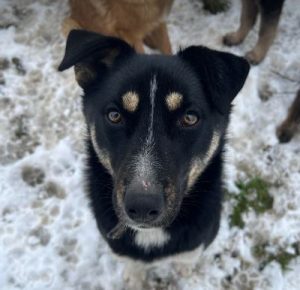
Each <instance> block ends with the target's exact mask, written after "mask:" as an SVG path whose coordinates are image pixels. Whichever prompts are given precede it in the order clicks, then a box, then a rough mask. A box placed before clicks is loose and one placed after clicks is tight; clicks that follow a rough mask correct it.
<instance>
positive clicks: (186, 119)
mask: <svg viewBox="0 0 300 290" xmlns="http://www.w3.org/2000/svg"><path fill="white" fill-rule="evenodd" d="M198 121H199V117H198V115H197V114H196V113H194V112H187V113H186V114H184V116H183V117H182V118H181V120H180V124H181V126H183V127H191V126H194V125H196V124H197V123H198Z"/></svg>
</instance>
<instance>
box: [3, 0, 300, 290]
mask: <svg viewBox="0 0 300 290" xmlns="http://www.w3.org/2000/svg"><path fill="white" fill-rule="evenodd" d="M67 13H68V5H67V1H66V0H64V1H58V0H55V1H52V0H40V1H34V0H24V1H18V0H13V1H8V0H1V2H0V15H1V19H0V39H1V54H0V57H1V58H7V59H9V60H10V64H9V68H7V69H1V70H0V79H1V73H3V77H4V80H5V84H3V85H0V289H1V290H2V289H3V290H15V289H28V290H29V289H30V290H41V289H53V290H54V289H55V290H56V289H66V290H69V289H78V290H79V289H85V290H87V289H93V290H100V289H122V287H124V286H123V280H122V271H123V268H124V265H123V264H122V263H121V262H119V261H118V260H116V259H115V258H114V257H113V255H112V254H111V252H110V250H109V248H108V246H107V245H106V243H105V242H104V241H103V239H102V238H101V237H100V235H99V232H98V230H97V228H96V224H95V221H94V219H93V217H92V214H91V212H90V209H89V205H88V199H87V197H86V195H85V192H84V185H83V176H82V168H83V160H84V154H83V146H82V138H83V135H84V124H83V118H82V115H81V111H80V93H81V92H80V89H79V88H78V87H77V85H76V84H75V81H74V76H73V72H72V70H70V71H67V72H64V73H58V72H57V66H58V64H59V62H60V60H61V59H62V56H63V52H64V45H65V39H64V38H63V36H62V34H61V31H60V29H61V23H62V20H63V18H64V17H65V16H66V15H67ZM239 13H240V2H239V1H238V0H232V5H231V8H230V10H229V11H227V12H225V13H220V14H218V15H210V14H208V13H207V12H205V11H203V9H202V3H201V1H198V0H190V1H184V0H177V1H175V4H174V7H173V9H172V13H171V15H170V18H169V22H168V23H169V30H170V36H171V41H172V45H173V49H174V50H176V49H178V48H179V47H186V46H188V45H191V44H202V45H207V46H209V47H211V48H215V49H222V50H226V51H231V52H234V53H237V54H239V55H243V54H244V53H245V52H246V51H248V50H249V49H250V48H251V47H253V45H254V43H255V41H256V39H257V31H258V26H257V25H256V27H255V29H254V31H252V32H251V33H250V35H249V36H248V38H247V39H246V41H245V42H244V43H243V44H242V45H240V46H238V47H233V48H227V47H224V46H223V45H222V43H221V37H222V35H224V34H225V33H227V32H229V31H232V30H234V29H236V28H237V26H238V22H239ZM299 27H300V6H299V3H298V1H297V0H289V1H286V3H285V6H284V10H283V14H282V18H281V21H280V26H279V32H278V35H277V38H276V40H275V43H274V44H273V46H272V48H271V49H270V51H269V54H268V56H267V58H266V60H265V61H264V62H263V63H262V64H261V65H260V66H258V67H253V68H252V69H251V72H250V75H249V78H248V80H247V82H246V85H245V87H244V89H243V90H242V91H241V93H240V94H239V95H238V97H237V98H236V100H235V102H234V103H235V107H234V112H233V115H232V121H231V124H230V134H229V135H230V142H229V144H228V150H227V156H226V159H227V164H226V178H225V184H226V187H227V189H228V190H229V191H231V192H237V189H236V187H235V181H236V180H238V179H243V178H245V177H247V176H255V175H259V176H261V177H262V178H264V179H266V180H268V181H269V182H271V183H273V184H276V186H274V187H272V188H271V194H272V196H273V197H274V206H273V209H272V210H271V211H268V212H266V213H264V214H261V215H259V216H257V215H255V214H254V213H253V212H249V213H248V214H246V215H245V221H246V226H245V228H244V229H238V228H231V227H230V226H229V215H230V213H231V210H232V202H231V201H230V200H226V201H225V202H224V210H223V215H222V222H221V228H220V232H219V234H218V237H217V239H216V240H215V241H214V243H213V244H212V245H211V246H210V247H209V249H208V250H207V251H206V254H205V255H204V257H203V258H202V259H201V260H200V261H199V262H198V263H197V265H196V267H195V268H194V269H193V271H191V272H185V271H183V270H182V269H181V270H180V269H179V270H178V269H177V268H174V267H170V266H168V265H161V266H160V267H155V268H154V269H151V270H150V271H149V273H148V275H147V285H148V286H147V287H148V288H149V289H193V290H194V289H195V290H196V289H197V290H200V289H203V290H204V289H205V290H210V289H214V290H215V289H224V290H225V289H232V290H234V289H263V290H266V289H272V290H277V289H278V290H279V289H289V290H294V289H295V290H296V289H299V284H300V276H299V272H300V259H299V258H296V259H293V260H292V261H291V262H290V264H289V267H288V270H286V271H282V270H281V267H280V265H279V264H278V263H277V262H271V263H269V264H267V265H266V267H265V268H264V269H263V270H261V269H259V263H258V261H257V259H256V258H255V257H254V256H253V254H252V251H251V249H252V247H253V246H254V245H255V244H256V243H257V242H268V244H269V245H270V251H272V249H273V250H274V251H276V249H278V248H284V249H285V248H286V249H290V251H291V250H292V248H291V245H292V244H293V243H295V242H299V240H300V154H299V153H300V135H299V134H298V135H296V136H295V138H294V139H293V140H292V141H291V142H290V143H289V144H285V145H281V144H279V143H278V141H277V139H276V136H275V128H276V126H277V125H278V124H279V123H280V122H281V121H282V120H283V118H284V117H285V114H286V112H287V109H288V106H289V104H290V103H291V102H292V100H293V98H294V95H295V93H296V90H297V89H298V86H299V71H300V57H299V53H300V31H299ZM13 57H17V58H19V59H20V60H21V64H22V65H23V67H24V69H25V71H26V73H25V74H24V73H22V70H17V69H16V68H15V65H14V64H13V63H12V62H11V59H12V58H13ZM278 73H280V74H282V75H285V76H287V77H289V78H290V79H294V80H295V81H290V80H288V79H285V78H282V77H280V76H279V75H278ZM266 91H270V92H271V93H272V97H270V98H269V99H267V100H261V98H260V95H261V94H262V93H265V92H266ZM229 276H231V280H230V279H229V278H228V277H229Z"/></svg>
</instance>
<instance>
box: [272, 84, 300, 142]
mask: <svg viewBox="0 0 300 290" xmlns="http://www.w3.org/2000/svg"><path fill="white" fill-rule="evenodd" d="M299 124H300V90H298V92H297V94H296V97H295V99H294V101H293V103H292V105H291V107H290V108H289V112H288V114H287V117H286V119H285V120H284V121H283V122H282V123H281V124H280V125H279V126H278V127H277V129H276V134H277V137H278V139H279V141H280V142H281V143H287V142H289V141H290V140H291V139H292V138H293V136H294V134H295V133H296V131H297V128H298V127H299Z"/></svg>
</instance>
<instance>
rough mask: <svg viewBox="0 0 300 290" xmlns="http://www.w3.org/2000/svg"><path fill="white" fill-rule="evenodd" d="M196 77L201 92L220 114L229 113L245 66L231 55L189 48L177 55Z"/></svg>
mask: <svg viewBox="0 0 300 290" xmlns="http://www.w3.org/2000/svg"><path fill="white" fill-rule="evenodd" d="M178 56H179V57H180V58H182V59H183V60H184V61H186V62H188V63H189V64H190V66H191V67H192V68H193V69H194V71H195V72H196V74H197V75H198V77H199V79H200V81H201V83H202V85H203V89H204V92H205V93H206V94H207V95H208V96H209V99H210V101H211V102H212V104H213V105H214V106H215V107H216V108H217V110H218V111H219V112H220V113H221V114H226V113H228V112H229V111H230V108H231V102H232V100H233V99H234V97H235V96H236V95H237V94H238V92H239V91H240V90H241V88H242V87H243V85H244V82H245V80H246V77H247V75H248V72H249V69H250V66H249V63H248V62H247V61H246V60H245V59H244V58H242V57H239V56H235V55H233V54H231V53H226V52H220V51H215V50H211V49H209V48H206V47H202V46H191V47H188V48H186V49H185V50H183V51H180V52H179V53H178Z"/></svg>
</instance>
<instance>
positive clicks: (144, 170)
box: [134, 75, 157, 184]
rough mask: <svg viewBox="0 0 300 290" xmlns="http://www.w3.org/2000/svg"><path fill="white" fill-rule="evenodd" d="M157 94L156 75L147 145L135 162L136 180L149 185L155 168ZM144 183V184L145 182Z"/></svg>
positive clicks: (153, 79)
mask: <svg viewBox="0 0 300 290" xmlns="http://www.w3.org/2000/svg"><path fill="white" fill-rule="evenodd" d="M156 92H157V81H156V76H155V75H154V76H153V78H152V79H151V81H150V92H149V98H150V115H149V126H148V132H147V137H146V140H145V144H144V146H143V147H142V149H141V152H140V153H139V154H138V155H137V157H136V158H135V160H134V164H135V178H137V179H138V180H139V181H141V182H142V184H147V181H148V179H149V178H151V177H152V176H153V170H152V169H153V167H154V165H155V160H154V157H153V155H152V149H153V145H154V138H153V130H154V128H153V127H154V109H155V96H156ZM143 181H144V182H143Z"/></svg>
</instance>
